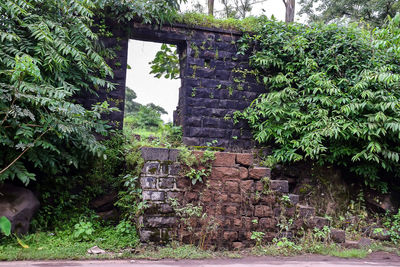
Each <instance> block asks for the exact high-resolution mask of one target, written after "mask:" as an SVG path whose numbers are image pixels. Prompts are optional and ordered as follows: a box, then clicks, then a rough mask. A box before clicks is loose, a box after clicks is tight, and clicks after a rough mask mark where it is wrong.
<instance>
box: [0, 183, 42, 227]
mask: <svg viewBox="0 0 400 267" xmlns="http://www.w3.org/2000/svg"><path fill="white" fill-rule="evenodd" d="M39 206H40V203H39V200H38V199H37V198H36V197H35V195H34V194H33V193H32V192H31V191H30V190H28V189H26V188H22V187H17V186H13V185H8V184H4V185H2V186H0V217H2V216H6V217H7V218H8V219H9V220H10V222H11V226H12V228H11V230H12V232H13V233H17V234H26V233H28V231H29V224H30V222H31V219H32V216H33V215H34V214H35V212H36V211H37V210H38V209H39Z"/></svg>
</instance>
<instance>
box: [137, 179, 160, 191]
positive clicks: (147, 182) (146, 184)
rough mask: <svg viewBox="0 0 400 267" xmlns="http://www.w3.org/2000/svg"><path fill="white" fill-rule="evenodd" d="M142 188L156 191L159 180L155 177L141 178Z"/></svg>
mask: <svg viewBox="0 0 400 267" xmlns="http://www.w3.org/2000/svg"><path fill="white" fill-rule="evenodd" d="M140 186H141V188H142V189H155V188H157V179H156V178H154V177H142V178H140Z"/></svg>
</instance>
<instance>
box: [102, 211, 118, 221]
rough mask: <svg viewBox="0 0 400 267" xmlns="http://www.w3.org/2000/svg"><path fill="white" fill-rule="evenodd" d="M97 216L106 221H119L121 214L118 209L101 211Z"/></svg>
mask: <svg viewBox="0 0 400 267" xmlns="http://www.w3.org/2000/svg"><path fill="white" fill-rule="evenodd" d="M97 215H99V216H100V218H102V219H103V220H104V221H118V218H119V212H118V210H117V209H112V210H108V211H100V212H97Z"/></svg>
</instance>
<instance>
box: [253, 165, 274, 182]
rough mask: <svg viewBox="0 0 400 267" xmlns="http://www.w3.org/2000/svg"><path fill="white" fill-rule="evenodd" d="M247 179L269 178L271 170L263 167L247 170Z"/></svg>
mask: <svg viewBox="0 0 400 267" xmlns="http://www.w3.org/2000/svg"><path fill="white" fill-rule="evenodd" d="M249 177H250V178H253V179H257V180H260V179H261V178H264V177H271V169H269V168H264V167H254V168H250V169H249Z"/></svg>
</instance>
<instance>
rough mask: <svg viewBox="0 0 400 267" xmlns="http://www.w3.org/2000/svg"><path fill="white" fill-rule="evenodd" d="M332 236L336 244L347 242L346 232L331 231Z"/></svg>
mask: <svg viewBox="0 0 400 267" xmlns="http://www.w3.org/2000/svg"><path fill="white" fill-rule="evenodd" d="M330 235H331V239H332V240H333V242H335V243H344V242H345V241H346V232H345V231H344V230H338V229H331V233H330Z"/></svg>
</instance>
